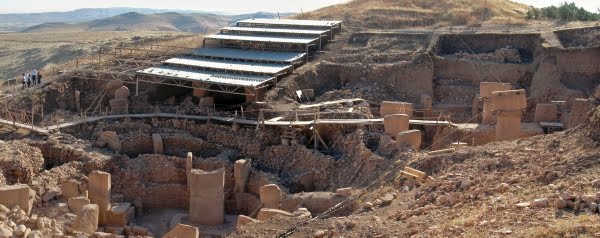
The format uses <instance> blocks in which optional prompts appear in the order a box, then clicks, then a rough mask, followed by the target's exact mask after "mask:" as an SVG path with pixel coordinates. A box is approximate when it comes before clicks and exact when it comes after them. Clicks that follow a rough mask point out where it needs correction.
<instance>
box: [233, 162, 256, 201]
mask: <svg viewBox="0 0 600 238" xmlns="http://www.w3.org/2000/svg"><path fill="white" fill-rule="evenodd" d="M251 164H252V160H250V159H247V160H244V159H241V160H237V161H235V164H234V166H233V177H234V178H235V192H236V193H244V192H246V183H247V182H248V175H250V167H251V166H252V165H251Z"/></svg>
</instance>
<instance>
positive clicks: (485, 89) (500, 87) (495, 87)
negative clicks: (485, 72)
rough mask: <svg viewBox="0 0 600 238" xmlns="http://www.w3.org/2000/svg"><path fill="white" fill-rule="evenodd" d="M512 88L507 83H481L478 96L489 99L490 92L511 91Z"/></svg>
mask: <svg viewBox="0 0 600 238" xmlns="http://www.w3.org/2000/svg"><path fill="white" fill-rule="evenodd" d="M511 89H512V86H511V85H510V84H508V83H500V82H481V83H480V84H479V95H480V96H481V97H482V98H491V97H492V92H495V91H507V90H511Z"/></svg>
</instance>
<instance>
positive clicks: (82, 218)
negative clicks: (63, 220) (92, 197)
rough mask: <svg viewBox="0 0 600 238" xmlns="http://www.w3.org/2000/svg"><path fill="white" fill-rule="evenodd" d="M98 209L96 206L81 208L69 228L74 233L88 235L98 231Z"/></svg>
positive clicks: (89, 205)
mask: <svg viewBox="0 0 600 238" xmlns="http://www.w3.org/2000/svg"><path fill="white" fill-rule="evenodd" d="M98 218H99V208H98V205H96V204H88V205H85V206H83V208H82V209H81V211H80V212H79V213H78V214H77V218H76V219H75V222H73V226H72V227H71V228H72V229H73V230H75V231H79V232H83V233H86V234H88V235H91V234H93V233H94V232H96V230H97V229H98Z"/></svg>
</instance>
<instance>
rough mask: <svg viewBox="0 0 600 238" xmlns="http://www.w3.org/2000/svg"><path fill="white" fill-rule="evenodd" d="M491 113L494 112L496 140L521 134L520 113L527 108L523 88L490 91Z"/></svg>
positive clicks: (507, 138)
mask: <svg viewBox="0 0 600 238" xmlns="http://www.w3.org/2000/svg"><path fill="white" fill-rule="evenodd" d="M492 103H493V113H494V114H496V141H503V140H512V139H516V138H519V137H520V136H521V114H522V113H523V109H525V108H527V98H526V96H525V90H523V89H520V90H509V91H497V92H493V93H492Z"/></svg>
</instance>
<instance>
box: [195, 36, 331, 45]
mask: <svg viewBox="0 0 600 238" xmlns="http://www.w3.org/2000/svg"><path fill="white" fill-rule="evenodd" d="M204 39H208V40H235V41H251V42H266V43H288V44H303V45H308V44H310V43H313V42H315V41H318V40H319V38H313V37H281V36H251V35H229V34H227V35H225V34H216V35H209V36H205V37H204Z"/></svg>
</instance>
